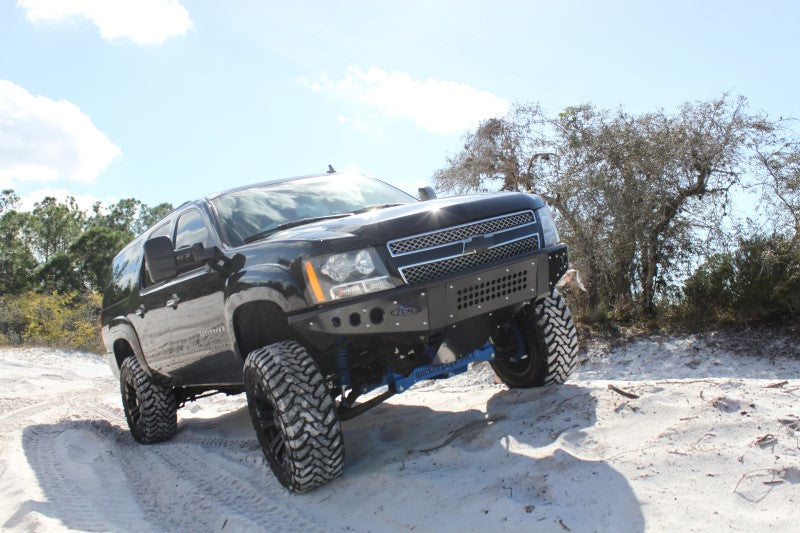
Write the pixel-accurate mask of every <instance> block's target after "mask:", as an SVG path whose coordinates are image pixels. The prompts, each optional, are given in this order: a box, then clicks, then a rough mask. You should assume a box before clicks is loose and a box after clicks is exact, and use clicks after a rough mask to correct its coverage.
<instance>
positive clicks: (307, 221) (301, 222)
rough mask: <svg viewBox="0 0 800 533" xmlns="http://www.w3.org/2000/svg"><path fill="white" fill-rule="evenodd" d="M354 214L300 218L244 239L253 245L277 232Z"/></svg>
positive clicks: (246, 242)
mask: <svg viewBox="0 0 800 533" xmlns="http://www.w3.org/2000/svg"><path fill="white" fill-rule="evenodd" d="M352 214H353V213H350V212H348V213H336V214H335V215H322V216H318V217H308V218H298V219H297V220H290V221H289V222H284V223H283V224H278V225H277V226H275V227H274V228H270V229H266V230H264V231H259V232H258V233H254V234H253V235H250V236H249V237H246V238H245V239H244V243H245V244H249V243H251V242H253V241H257V240H259V239H263V238H264V237H266V236H268V235H271V234H273V233H275V232H278V231H281V230H285V229H289V228H293V227H295V226H302V225H304V224H311V223H312V222H317V221H320V220H329V219H332V218H344V217H349V216H350V215H352Z"/></svg>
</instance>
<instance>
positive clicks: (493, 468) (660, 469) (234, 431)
mask: <svg viewBox="0 0 800 533" xmlns="http://www.w3.org/2000/svg"><path fill="white" fill-rule="evenodd" d="M581 359H582V360H581V364H580V366H579V368H578V369H577V370H576V372H575V373H574V374H573V378H572V379H571V380H570V382H569V383H568V384H566V385H563V386H560V387H553V388H547V389H536V390H524V391H509V390H506V389H505V388H504V387H503V386H501V385H498V384H495V382H494V376H493V374H492V372H491V369H490V368H489V367H487V366H485V365H483V364H481V365H479V366H477V367H476V368H474V369H472V371H470V372H469V373H467V374H464V375H461V376H458V377H456V378H453V379H450V380H447V381H438V382H426V383H424V384H420V385H417V387H415V388H413V389H412V390H411V391H409V392H407V393H405V394H402V395H399V396H396V397H394V398H392V399H391V400H390V401H389V402H387V403H386V404H384V405H382V406H380V407H378V408H376V409H374V410H372V411H370V412H368V413H367V414H365V415H363V416H361V417H360V418H357V419H355V420H352V421H349V422H346V423H344V432H345V441H346V446H347V462H346V464H345V473H344V476H343V477H342V478H340V479H338V480H336V481H334V482H333V483H331V484H330V485H328V486H326V487H323V488H321V489H319V490H317V491H315V492H312V493H310V494H305V495H299V496H297V495H290V494H288V493H287V492H285V491H284V490H283V489H282V488H281V486H280V485H279V484H278V483H277V482H276V481H275V480H274V479H273V478H272V476H271V473H270V471H269V468H268V467H267V465H266V463H265V461H264V459H263V456H262V455H261V451H260V449H259V448H258V444H257V442H256V439H255V435H254V433H253V430H252V428H251V426H250V421H249V418H248V415H247V411H246V406H245V402H244V398H243V397H242V396H236V397H221V396H217V397H212V398H208V399H204V400H201V401H199V402H196V403H194V404H192V405H190V406H187V407H186V408H184V409H182V410H181V411H179V430H178V434H177V436H176V437H175V438H174V439H173V440H172V441H170V442H168V443H163V444H158V445H151V446H142V445H139V444H137V443H135V442H134V441H133V439H132V438H131V437H130V435H129V434H128V431H127V428H126V425H125V421H124V418H123V414H122V409H121V406H120V400H119V393H118V386H117V383H116V382H115V381H114V379H113V378H112V376H111V372H110V370H109V369H108V368H107V367H106V365H105V363H104V362H103V361H102V360H101V359H100V358H99V357H97V356H94V355H91V354H83V353H74V352H70V353H67V352H59V351H54V350H45V349H2V350H0V383H1V384H2V387H0V527H2V528H3V529H9V530H25V531H31V530H33V531H40V530H44V531H53V530H62V529H77V530H90V531H99V530H102V531H133V530H136V531H157V530H164V531H212V530H215V531H219V530H225V531H253V530H269V531H299V530H302V531H313V530H320V531H321V530H327V531H341V530H351V531H409V530H414V531H442V530H447V531H464V530H466V531H490V530H507V531H531V530H535V531H558V532H564V531H609V530H619V531H645V530H647V531H661V530H681V531H686V530H720V529H731V530H743V531H755V530H765V529H769V530H775V531H792V530H793V531H798V530H800V522H799V521H798V519H797V517H798V516H800V510H798V507H797V505H798V502H800V418H798V417H800V404H798V397H799V396H800V348H799V347H798V343H797V338H796V337H790V336H783V335H781V334H780V332H777V333H776V332H775V331H771V332H763V331H762V332H758V331H753V332H745V333H741V334H737V335H733V336H732V335H731V334H725V335H722V334H719V335H713V334H709V335H702V336H682V337H670V338H647V339H641V340H637V341H634V342H631V343H626V344H621V345H619V346H602V345H599V344H596V345H593V346H591V347H590V348H589V349H588V351H586V352H584V353H582V355H581ZM612 386H613V387H616V388H617V389H619V391H622V392H624V393H627V394H628V395H630V396H632V397H627V396H625V395H623V394H621V393H620V392H618V391H615V390H613V389H612V388H610V387H612Z"/></svg>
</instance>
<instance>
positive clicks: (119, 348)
mask: <svg viewBox="0 0 800 533" xmlns="http://www.w3.org/2000/svg"><path fill="white" fill-rule="evenodd" d="M133 355H134V353H133V348H131V345H130V344H128V341H126V340H124V339H117V340H115V341H114V359H116V360H117V368H121V367H122V362H123V361H125V359H127V358H128V357H131V356H133Z"/></svg>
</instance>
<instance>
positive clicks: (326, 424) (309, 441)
mask: <svg viewBox="0 0 800 533" xmlns="http://www.w3.org/2000/svg"><path fill="white" fill-rule="evenodd" d="M244 386H245V391H246V393H247V405H248V407H249V409H250V417H251V418H252V420H253V427H254V428H255V430H256V435H257V436H258V442H259V443H260V444H261V449H262V450H263V452H264V455H265V457H266V458H267V462H268V463H269V466H270V468H271V469H272V472H273V473H274V474H275V477H277V478H278V481H280V482H281V483H282V484H283V485H284V486H285V487H286V488H287V489H289V490H290V491H292V492H306V491H309V490H312V489H314V488H316V487H319V486H321V485H324V484H325V483H328V482H329V481H331V480H332V479H334V478H336V477H337V476H339V475H341V473H342V466H343V465H344V438H343V437H342V429H341V425H340V423H339V417H338V416H337V413H336V406H335V404H334V401H333V398H332V397H331V395H330V394H329V392H328V387H327V386H326V384H325V380H324V378H323V376H322V373H321V372H320V371H319V368H318V367H317V364H316V363H315V362H314V359H313V358H312V357H311V355H309V353H308V352H307V351H306V349H305V348H303V347H302V346H301V345H299V344H298V343H296V342H294V341H284V342H276V343H274V344H270V345H269V346H266V347H264V348H259V349H257V350H254V351H252V352H250V354H248V356H247V359H246V360H245V363H244Z"/></svg>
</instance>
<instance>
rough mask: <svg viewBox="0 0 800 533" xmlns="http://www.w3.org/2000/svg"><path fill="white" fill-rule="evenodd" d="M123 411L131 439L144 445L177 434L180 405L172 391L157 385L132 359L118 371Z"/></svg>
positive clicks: (134, 359)
mask: <svg viewBox="0 0 800 533" xmlns="http://www.w3.org/2000/svg"><path fill="white" fill-rule="evenodd" d="M119 382H120V389H121V390H120V392H121V393H122V408H123V409H124V410H125V418H126V419H127V420H128V427H129V428H130V430H131V435H133V438H134V439H136V440H137V441H138V442H141V443H142V444H152V443H154V442H161V441H165V440H167V439H170V438H172V437H173V436H174V435H175V433H177V431H178V414H177V411H178V402H177V399H176V398H175V392H174V391H173V390H172V388H170V387H164V386H161V385H159V384H157V383H155V382H154V381H153V380H152V379H150V377H149V376H148V375H147V374H146V373H145V371H144V369H143V368H142V366H141V365H140V364H139V361H138V360H137V359H136V358H135V357H133V356H131V357H128V358H127V359H125V361H123V363H122V366H121V367H120V369H119Z"/></svg>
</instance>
